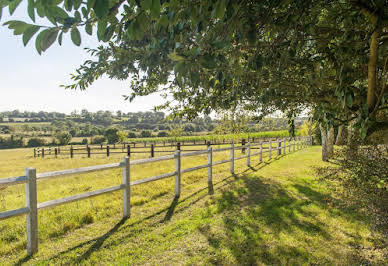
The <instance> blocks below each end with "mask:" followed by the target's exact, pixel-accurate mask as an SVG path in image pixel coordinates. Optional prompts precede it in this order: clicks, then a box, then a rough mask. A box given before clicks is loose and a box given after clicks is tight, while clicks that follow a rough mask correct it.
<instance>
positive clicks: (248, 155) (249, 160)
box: [247, 142, 251, 167]
mask: <svg viewBox="0 0 388 266" xmlns="http://www.w3.org/2000/svg"><path fill="white" fill-rule="evenodd" d="M247 150H248V154H247V166H248V167H249V166H251V143H250V142H248V149H247Z"/></svg>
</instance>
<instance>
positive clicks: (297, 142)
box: [296, 138, 299, 150]
mask: <svg viewBox="0 0 388 266" xmlns="http://www.w3.org/2000/svg"><path fill="white" fill-rule="evenodd" d="M296 150H299V138H297V139H296Z"/></svg>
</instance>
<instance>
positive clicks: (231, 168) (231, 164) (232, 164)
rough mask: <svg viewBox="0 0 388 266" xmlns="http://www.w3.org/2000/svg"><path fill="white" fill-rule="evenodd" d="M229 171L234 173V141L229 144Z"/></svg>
mask: <svg viewBox="0 0 388 266" xmlns="http://www.w3.org/2000/svg"><path fill="white" fill-rule="evenodd" d="M230 173H231V174H234V143H232V144H230Z"/></svg>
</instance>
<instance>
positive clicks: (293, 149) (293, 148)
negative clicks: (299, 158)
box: [292, 137, 295, 151]
mask: <svg viewBox="0 0 388 266" xmlns="http://www.w3.org/2000/svg"><path fill="white" fill-rule="evenodd" d="M292 146H293V147H292V151H295V137H294V139H293V145H292Z"/></svg>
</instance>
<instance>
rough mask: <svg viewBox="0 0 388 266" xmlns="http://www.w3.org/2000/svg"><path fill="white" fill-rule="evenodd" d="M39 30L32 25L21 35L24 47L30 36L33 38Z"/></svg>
mask: <svg viewBox="0 0 388 266" xmlns="http://www.w3.org/2000/svg"><path fill="white" fill-rule="evenodd" d="M39 29H40V27H39V26H36V25H32V26H30V27H29V28H28V29H27V30H26V31H25V32H24V33H23V44H24V46H26V45H27V43H28V42H29V41H30V40H31V38H32V36H34V35H35V33H37V32H38V30H39Z"/></svg>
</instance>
